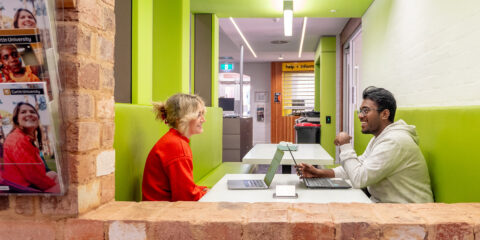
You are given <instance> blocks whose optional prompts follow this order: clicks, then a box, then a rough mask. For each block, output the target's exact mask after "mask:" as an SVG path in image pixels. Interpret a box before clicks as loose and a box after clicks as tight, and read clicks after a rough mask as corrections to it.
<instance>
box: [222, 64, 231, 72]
mask: <svg viewBox="0 0 480 240" xmlns="http://www.w3.org/2000/svg"><path fill="white" fill-rule="evenodd" d="M220 70H222V71H224V72H230V71H232V70H233V63H222V64H220Z"/></svg>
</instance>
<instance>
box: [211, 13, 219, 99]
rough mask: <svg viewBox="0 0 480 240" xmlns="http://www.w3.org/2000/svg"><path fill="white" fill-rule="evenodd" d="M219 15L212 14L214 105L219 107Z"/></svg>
mask: <svg viewBox="0 0 480 240" xmlns="http://www.w3.org/2000/svg"><path fill="white" fill-rule="evenodd" d="M218 27H219V25H218V17H217V16H216V15H215V14H212V83H211V85H212V107H218V100H217V99H218V51H219V50H218V40H219V39H218V31H219V30H218Z"/></svg>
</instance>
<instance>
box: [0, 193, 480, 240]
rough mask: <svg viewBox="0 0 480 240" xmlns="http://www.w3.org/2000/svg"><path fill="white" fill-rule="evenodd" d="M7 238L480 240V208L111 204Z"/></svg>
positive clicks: (17, 227)
mask: <svg viewBox="0 0 480 240" xmlns="http://www.w3.org/2000/svg"><path fill="white" fill-rule="evenodd" d="M19 234H20V235H19ZM2 236H3V237H5V236H9V237H14V238H13V239H15V236H16V237H18V238H25V237H27V236H30V237H32V236H44V237H45V238H41V239H54V238H56V239H116V237H122V239H123V238H125V237H127V238H128V239H131V238H135V239H144V238H145V237H146V238H147V239H164V238H165V239H275V240H279V239H472V240H473V239H475V240H480V203H458V204H438V203H437V204H357V203H351V204H340V203H331V204H302V203H296V204H289V203H235V204H232V203H196V202H176V203H168V202H141V203H135V202H111V203H108V204H106V205H103V206H101V207H100V208H98V209H97V210H94V211H91V212H89V213H86V214H84V215H82V216H80V217H79V218H72V219H68V220H66V221H65V220H62V221H58V222H55V221H52V222H47V221H42V222H39V221H18V220H17V221H8V220H7V219H2V220H0V239H1V238H2ZM48 236H49V237H48ZM53 236H55V237H53ZM10 239H12V238H10Z"/></svg>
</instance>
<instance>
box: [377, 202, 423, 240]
mask: <svg viewBox="0 0 480 240" xmlns="http://www.w3.org/2000/svg"><path fill="white" fill-rule="evenodd" d="M372 210H373V212H374V214H375V215H376V217H377V218H378V219H379V221H378V223H379V224H380V228H381V234H380V238H381V239H425V238H426V237H427V231H428V230H427V225H426V221H425V220H424V219H423V218H422V217H421V216H418V215H417V214H415V213H412V212H411V211H410V209H409V208H408V207H407V206H405V205H404V204H375V205H374V206H373V208H372Z"/></svg>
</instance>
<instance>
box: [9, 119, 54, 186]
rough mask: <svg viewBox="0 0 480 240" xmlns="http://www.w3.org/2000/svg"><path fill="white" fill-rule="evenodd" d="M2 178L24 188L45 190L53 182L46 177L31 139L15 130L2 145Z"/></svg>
mask: <svg viewBox="0 0 480 240" xmlns="http://www.w3.org/2000/svg"><path fill="white" fill-rule="evenodd" d="M3 162H4V163H5V165H3V170H2V177H3V178H4V179H6V180H8V181H10V182H13V183H16V184H19V185H22V186H24V187H34V188H36V189H40V190H46V189H48V188H51V187H53V186H54V185H55V181H54V180H53V179H51V178H50V177H48V176H47V175H46V171H45V164H43V161H42V159H41V158H40V150H38V148H37V147H36V146H35V145H33V143H32V139H31V137H29V136H27V135H26V134H25V133H23V132H22V131H21V130H20V129H18V128H16V129H15V130H13V132H11V133H10V134H8V136H7V139H6V140H5V144H4V145H3Z"/></svg>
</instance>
